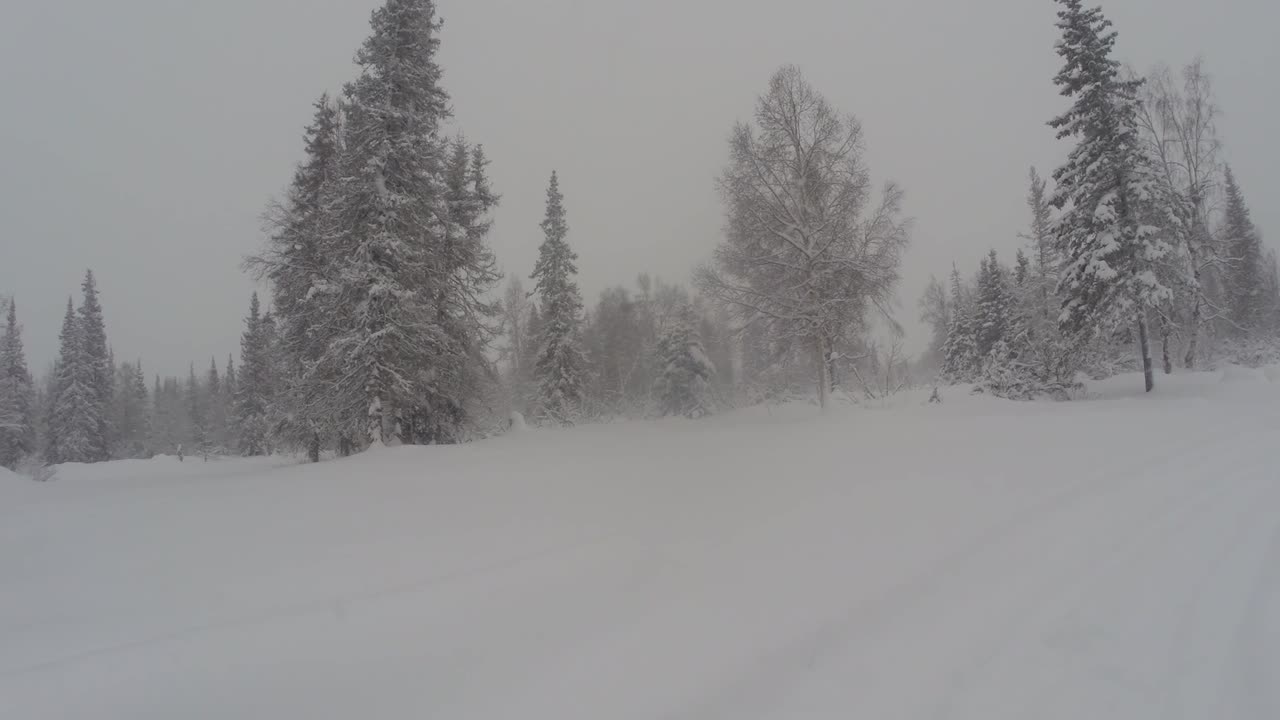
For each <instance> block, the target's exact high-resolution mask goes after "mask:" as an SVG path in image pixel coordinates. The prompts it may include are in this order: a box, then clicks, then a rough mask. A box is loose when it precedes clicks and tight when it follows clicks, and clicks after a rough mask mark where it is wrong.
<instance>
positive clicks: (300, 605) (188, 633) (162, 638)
mask: <svg viewBox="0 0 1280 720" xmlns="http://www.w3.org/2000/svg"><path fill="white" fill-rule="evenodd" d="M617 535H618V533H606V534H603V535H599V536H595V537H591V538H587V539H582V540H574V541H570V542H567V543H561V544H559V545H554V546H551V547H545V548H542V549H540V550H535V551H531V552H528V553H524V554H521V555H516V556H513V557H508V558H503V559H501V560H494V561H491V562H488V563H485V564H482V565H479V566H476V567H472V568H460V569H458V570H454V571H450V572H445V573H441V574H439V575H434V576H430V577H426V578H422V579H419V580H414V581H411V582H406V583H402V584H398V585H389V586H385V587H382V588H378V589H374V590H368V591H364V592H357V593H351V594H347V595H338V596H331V597H329V598H326V599H323V600H310V601H303V602H297V603H290V604H283V605H279V606H276V607H272V608H267V609H264V610H260V611H256V612H251V613H244V614H241V615H237V616H234V617H230V618H225V619H221V620H213V621H210V622H205V623H199V624H195V625H189V626H186V627H182V628H178V629H175V630H169V631H165V632H160V633H156V634H154V635H150V636H148V637H144V638H141V639H138V640H132V641H127V642H121V643H113V644H111V645H104V646H101V647H97V648H92V649H89V650H84V651H81V652H76V653H69V654H66V655H63V656H61V657H57V658H53V659H51V660H45V661H42V662H38V663H32V664H30V665H24V666H19V667H14V668H5V669H2V670H0V681H3V680H8V679H10V678H15V677H20V676H23V675H29V674H32V673H38V672H42V671H46V670H53V669H57V668H61V667H65V666H67V665H73V664H77V663H82V662H86V661H90V660H95V659H99V658H102V657H107V656H111V655H115V654H118V653H126V652H130V651H134V650H141V649H145V648H149V647H154V646H157V645H163V644H165V643H169V642H174V641H177V640H183V639H187V638H190V637H194V636H198V635H202V634H205V633H210V632H217V631H221V630H233V629H239V628H245V627H251V626H255V625H269V624H271V623H274V622H277V621H281V620H288V619H294V618H299V617H304V616H307V615H326V614H334V613H336V614H338V615H341V614H343V613H344V612H347V611H349V610H350V609H351V608H352V607H353V606H354V607H358V606H360V605H365V604H370V603H375V602H377V601H378V600H382V599H386V598H391V597H396V596H401V595H412V594H415V593H421V592H426V591H428V590H433V589H436V588H439V587H442V586H445V585H449V584H453V583H458V582H465V581H468V580H473V579H476V578H480V577H484V576H488V575H493V574H499V573H503V572H508V571H511V570H514V569H516V568H519V567H522V566H524V565H528V564H530V563H536V562H539V561H542V560H546V559H549V558H552V557H555V556H558V555H563V554H566V553H572V552H575V551H577V550H581V549H584V548H586V547H589V546H592V545H596V544H599V543H602V542H607V541H608V540H609V539H611V538H613V537H616V536H617Z"/></svg>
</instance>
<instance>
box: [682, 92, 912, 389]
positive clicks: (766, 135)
mask: <svg viewBox="0 0 1280 720" xmlns="http://www.w3.org/2000/svg"><path fill="white" fill-rule="evenodd" d="M862 141H863V138H862V127H861V125H860V124H859V123H858V121H857V119H855V118H854V117H852V116H850V115H846V114H844V113H841V112H839V111H838V110H836V109H835V108H834V107H832V106H831V105H830V104H829V103H828V102H827V100H826V98H824V97H823V96H822V95H821V94H820V93H819V92H817V90H815V89H814V88H813V87H812V86H811V85H809V83H808V82H806V81H805V79H804V77H803V76H802V75H801V73H800V71H799V70H798V69H797V68H795V67H784V68H782V69H780V70H779V71H778V72H777V73H775V74H774V76H773V78H772V79H771V80H770V82H769V89H768V91H767V92H766V93H765V94H764V95H763V96H761V97H760V98H759V100H758V101H757V103H756V113H755V123H754V124H746V123H741V124H739V125H738V126H737V127H736V128H735V129H734V131H733V134H732V136H731V138H730V141H729V148H730V158H729V164H728V166H727V167H726V168H725V170H724V173H723V174H722V176H721V178H720V190H721V192H722V194H723V196H724V200H725V205H726V214H727V216H728V218H727V219H728V222H727V225H726V237H725V239H724V240H723V241H722V242H721V244H720V245H719V247H718V248H717V249H716V253H715V262H714V265H713V266H710V267H704V268H702V269H700V270H699V272H698V276H697V278H698V286H699V288H700V290H701V291H702V293H703V294H704V295H705V296H706V297H708V298H709V299H712V300H715V301H716V302H719V303H721V304H723V305H725V306H727V307H729V308H731V309H732V310H733V312H734V314H735V315H736V318H735V319H736V320H737V321H738V323H739V324H740V325H745V326H750V325H756V324H758V325H761V326H762V331H763V332H762V335H761V337H760V338H758V340H759V344H760V345H761V346H763V347H765V348H769V350H768V351H767V352H768V354H770V355H772V356H773V357H779V358H781V357H795V356H796V355H797V354H798V353H800V352H803V353H804V354H805V355H807V356H809V357H811V358H812V361H811V363H810V367H811V371H812V373H813V376H814V379H815V381H816V382H815V385H816V386H817V395H818V402H819V405H820V406H822V407H824V408H825V407H826V406H827V401H828V397H829V395H830V391H831V366H832V365H833V359H834V357H835V348H836V346H837V345H841V344H852V341H853V340H856V338H854V336H855V335H856V334H857V333H859V332H861V331H863V330H864V329H865V327H866V326H867V324H868V322H867V318H868V316H869V315H870V314H871V313H873V312H876V313H879V314H880V315H881V316H882V317H883V318H884V319H885V320H886V321H888V322H889V323H890V324H891V325H894V326H895V327H896V324H894V323H893V320H892V318H891V317H890V316H889V314H888V312H887V311H888V308H889V305H890V303H891V301H892V296H893V291H894V289H895V287H896V286H897V283H898V274H899V264H900V259H901V254H902V251H903V249H904V248H905V247H906V244H907V240H908V227H907V223H906V222H905V221H904V220H903V219H902V218H901V203H902V191H901V190H900V189H898V188H897V187H896V186H894V185H892V184H889V185H887V186H886V187H885V190H884V193H883V197H882V199H881V201H880V203H879V205H878V206H876V207H875V209H874V210H873V211H872V212H871V214H870V215H864V212H865V210H866V209H867V204H868V201H869V200H870V196H871V190H870V184H871V183H870V177H869V174H868V172H867V170H866V167H865V166H864V162H863V160H864V152H863V146H862Z"/></svg>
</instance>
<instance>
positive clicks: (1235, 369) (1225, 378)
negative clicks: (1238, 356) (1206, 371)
mask: <svg viewBox="0 0 1280 720" xmlns="http://www.w3.org/2000/svg"><path fill="white" fill-rule="evenodd" d="M1270 379H1271V378H1270V377H1269V376H1268V375H1267V374H1266V373H1264V372H1263V371H1262V370H1258V369H1256V368H1247V367H1241V366H1239V365H1227V366H1226V367H1224V368H1222V382H1224V383H1265V382H1269V381H1270Z"/></svg>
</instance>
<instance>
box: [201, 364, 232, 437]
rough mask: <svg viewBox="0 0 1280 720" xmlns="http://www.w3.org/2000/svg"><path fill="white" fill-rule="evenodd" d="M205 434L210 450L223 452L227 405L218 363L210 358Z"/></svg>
mask: <svg viewBox="0 0 1280 720" xmlns="http://www.w3.org/2000/svg"><path fill="white" fill-rule="evenodd" d="M204 399H205V434H206V439H207V441H208V443H209V449H210V451H211V452H213V451H223V450H225V449H226V446H225V445H224V444H223V443H224V442H225V440H226V434H227V404H226V396H225V395H224V394H223V391H222V377H221V375H219V374H218V362H217V360H215V359H214V358H212V357H211V358H209V372H208V373H207V374H206V375H205V380H204Z"/></svg>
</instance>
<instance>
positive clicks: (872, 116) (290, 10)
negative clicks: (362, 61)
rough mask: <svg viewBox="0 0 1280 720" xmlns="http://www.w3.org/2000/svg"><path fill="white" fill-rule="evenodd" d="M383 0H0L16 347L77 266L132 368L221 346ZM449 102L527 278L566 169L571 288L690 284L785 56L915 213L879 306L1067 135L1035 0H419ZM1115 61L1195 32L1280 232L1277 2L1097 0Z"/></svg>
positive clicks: (1239, 158)
mask: <svg viewBox="0 0 1280 720" xmlns="http://www.w3.org/2000/svg"><path fill="white" fill-rule="evenodd" d="M378 4H380V3H379V0H218V1H217V2H201V3H195V2H182V1H179V0H114V1H113V2H109V3H108V2H102V1H101V0H58V2H27V3H5V7H4V8H3V9H0V87H3V88H4V92H5V101H4V103H3V106H4V112H2V113H0V293H5V292H9V293H14V294H16V296H17V298H18V304H19V305H18V306H19V312H20V317H21V320H22V321H23V323H24V325H25V326H26V338H27V348H28V351H29V353H30V356H31V357H30V359H31V363H32V368H33V370H35V371H36V372H37V373H39V372H42V371H43V370H44V368H45V367H46V365H47V364H48V363H49V362H51V361H52V359H53V356H54V353H55V352H56V348H57V332H58V328H59V324H60V318H61V313H62V310H63V307H64V305H65V303H66V297H67V295H68V293H72V292H77V293H78V285H79V282H80V278H81V276H82V274H83V272H84V269H85V268H86V267H92V268H93V269H94V271H95V273H96V274H97V275H98V279H99V286H100V288H101V290H102V295H103V304H104V307H105V312H106V317H107V328H108V334H109V338H110V341H111V343H112V345H113V346H114V348H115V351H116V353H117V355H118V356H119V357H120V358H122V359H126V358H134V357H141V358H142V360H143V362H144V364H145V365H146V367H147V370H148V372H151V371H159V372H162V373H173V374H176V373H180V372H185V370H186V366H187V363H188V361H194V362H196V364H197V366H198V367H202V368H203V367H207V365H208V362H209V358H210V356H214V355H216V356H217V357H218V364H219V366H220V367H221V365H222V363H223V359H224V358H225V357H226V355H227V353H228V352H233V351H234V352H236V353H237V355H238V352H239V344H238V342H239V332H240V327H241V325H240V322H241V317H242V316H243V314H244V312H245V310H246V307H247V304H248V295H249V292H250V291H251V289H252V283H251V282H250V281H249V279H248V278H246V277H245V276H244V275H243V273H241V271H240V269H239V263H240V260H241V258H242V257H243V256H244V255H246V254H248V253H251V252H253V251H254V250H255V249H257V248H258V247H259V245H260V243H261V231H260V229H259V220H258V218H259V215H260V213H261V211H262V209H263V208H264V206H265V204H266V203H267V201H268V199H269V198H270V197H271V196H272V195H274V194H278V193H279V192H280V191H281V189H282V188H283V187H284V185H285V184H286V183H287V182H288V180H289V178H290V175H291V173H292V169H293V165H294V163H295V162H297V160H298V159H299V156H300V154H301V128H302V126H303V125H304V124H305V123H306V122H307V121H308V120H309V117H310V114H311V102H312V101H313V100H314V98H315V97H316V96H317V95H319V93H320V92H322V91H325V90H329V91H331V92H333V91H337V90H338V89H339V88H340V87H341V84H342V83H343V82H344V81H346V80H348V79H349V78H351V77H352V75H353V74H354V66H353V65H352V63H351V58H352V55H353V52H354V51H355V49H356V47H357V46H358V45H359V43H360V41H361V40H362V39H363V38H364V36H365V35H366V33H367V30H368V15H369V12H370V10H372V9H373V7H375V6H376V5H378ZM438 5H439V9H440V13H441V15H442V16H443V17H444V18H445V28H444V31H443V34H442V48H441V54H440V61H441V63H442V64H443V66H444V69H445V75H444V83H445V87H446V88H447V89H448V90H449V92H450V93H451V94H452V96H453V104H454V109H455V114H456V124H457V126H458V127H460V128H462V129H463V130H464V131H465V132H466V134H467V136H468V137H469V138H470V139H471V140H472V141H478V142H483V143H484V144H485V146H486V149H487V151H488V155H489V157H490V158H492V160H493V165H492V167H491V170H492V175H493V181H494V185H495V187H496V188H497V190H498V191H499V192H500V193H502V195H503V202H502V205H501V207H500V209H499V210H498V213H497V216H496V225H495V227H494V231H493V235H492V244H493V247H494V249H495V250H496V251H497V253H498V257H499V259H500V261H501V263H502V265H503V266H504V268H505V269H506V270H507V271H508V272H511V273H519V274H521V275H526V276H527V275H528V273H529V271H530V269H531V268H532V264H533V259H534V257H535V256H536V249H537V244H538V242H539V241H540V239H541V237H540V232H539V230H538V225H537V224H538V221H539V220H540V219H541V215H542V203H543V200H544V189H545V185H546V181H547V177H548V175H549V174H550V172H551V170H552V169H553V168H554V169H557V170H558V171H559V172H560V177H561V186H562V188H563V190H564V193H565V202H566V207H567V209H568V213H569V221H570V225H571V234H570V241H571V243H572V244H573V246H574V247H575V248H576V249H577V251H578V253H579V255H580V262H579V268H580V271H581V276H580V280H581V286H582V288H583V291H584V293H585V295H586V299H587V302H588V304H589V305H591V304H594V301H595V299H596V296H597V294H598V293H599V291H600V290H601V289H602V288H604V287H605V286H607V285H613V284H619V283H624V284H632V283H633V281H634V278H635V277H636V275H637V274H638V273H639V272H641V271H646V270H647V271H649V272H652V273H654V274H657V275H660V276H662V277H664V278H666V279H668V280H679V281H684V280H685V279H686V278H687V276H688V270H689V268H690V267H691V266H692V265H693V264H694V263H696V262H699V261H701V260H703V259H705V258H707V257H708V256H709V254H710V251H711V249H712V247H713V246H714V244H715V243H716V242H717V240H718V238H719V234H720V227H721V221H722V220H721V218H722V215H721V207H720V204H719V200H718V197H717V195H716V192H715V188H714V182H713V181H714V178H715V176H716V175H717V174H718V172H719V170H720V168H721V166H722V165H723V163H724V160H725V158H726V140H727V136H728V133H729V130H730V128H731V126H732V125H733V123H734V122H735V121H736V120H740V119H747V118H748V117H749V115H750V113H751V109H752V105H753V102H754V99H755V97H756V96H757V95H758V94H759V93H760V92H761V91H763V90H764V88H765V84H766V82H767V80H768V78H769V75H770V74H771V73H772V72H773V70H774V69H775V68H776V67H777V66H779V65H781V64H784V63H794V64H797V65H799V66H800V67H801V68H802V69H803V70H804V72H805V74H806V76H807V77H808V79H809V80H810V81H811V82H812V83H813V84H814V85H815V86H817V87H818V88H819V89H820V90H821V91H822V92H824V93H825V94H826V95H827V96H828V97H829V98H830V99H831V100H832V101H833V102H834V103H835V104H836V105H837V106H838V107H840V108H842V109H845V110H848V111H851V112H853V113H855V114H856V115H858V116H859V117H860V119H861V120H862V122H863V127H864V130H865V133H866V138H867V144H868V151H869V162H870V166H871V170H872V173H873V175H874V177H875V178H876V180H877V181H882V180H885V179H890V178H891V179H894V180H897V181H898V182H900V183H901V184H902V185H903V186H904V187H905V189H906V191H907V205H906V206H907V210H908V212H909V214H910V215H912V216H913V217H915V219H916V224H915V233H914V239H913V243H912V248H911V250H910V252H909V254H908V255H907V257H906V267H905V276H906V279H905V282H904V284H903V286H902V288H901V292H900V296H901V299H902V303H901V305H902V307H901V310H900V315H901V317H902V319H903V320H905V321H908V323H909V324H908V328H909V330H910V331H911V332H912V335H913V337H912V338H911V339H910V342H909V347H910V348H912V349H918V348H919V347H920V346H921V344H922V338H921V337H920V335H921V333H920V330H919V326H918V325H917V324H916V322H915V317H916V315H917V311H916V299H917V298H918V296H919V294H920V292H921V290H922V289H923V286H924V284H925V282H926V281H927V279H928V276H929V275H930V273H935V274H938V275H942V274H944V273H946V272H947V271H948V269H949V268H950V264H951V262H952V261H953V260H954V261H957V262H960V263H962V267H963V268H964V269H965V270H966V271H968V270H969V269H971V266H975V265H976V263H977V260H978V255H979V253H981V252H983V251H985V250H986V249H987V248H989V247H995V248H997V249H998V250H1000V251H1002V252H1005V253H1011V252H1012V250H1013V248H1014V247H1015V246H1016V245H1017V244H1018V242H1019V241H1018V240H1017V237H1016V236H1017V233H1018V232H1019V231H1020V230H1021V229H1022V228H1023V226H1024V225H1025V224H1026V211H1025V207H1024V205H1023V197H1024V195H1025V191H1026V174H1027V169H1028V167H1029V166H1030V165H1032V164H1036V165H1038V166H1040V167H1041V168H1042V169H1043V170H1044V171H1045V174H1048V171H1050V170H1051V169H1052V166H1053V165H1054V164H1055V163H1056V162H1057V161H1058V160H1059V159H1060V158H1061V157H1062V156H1063V155H1064V153H1065V150H1066V149H1065V147H1064V146H1062V145H1061V144H1059V143H1057V142H1056V141H1054V139H1053V135H1052V131H1051V130H1049V128H1047V127H1046V126H1045V121H1046V120H1048V119H1049V118H1050V117H1051V116H1052V115H1054V114H1055V113H1057V112H1059V111H1060V110H1061V109H1062V108H1063V107H1064V101H1063V100H1062V99H1061V98H1059V97H1058V96H1057V94H1056V92H1055V89H1054V87H1053V86H1052V84H1051V82H1050V80H1051V78H1052V76H1053V74H1054V72H1055V71H1056V69H1057V64H1058V63H1057V60H1058V59H1057V57H1056V56H1055V55H1054V52H1053V42H1054V40H1055V29H1054V27H1053V23H1054V17H1055V16H1054V12H1055V5H1054V4H1053V3H1052V2H1050V0H982V2H973V3H970V2H957V1H956V0H858V1H857V2H850V1H849V0H792V1H790V2H780V1H777V0H775V1H773V2H759V1H757V0H750V1H748V0H651V1H650V2H645V3H638V2H634V1H633V0H627V1H625V2H624V1H623V0H538V1H537V2H531V1H530V0H439V3H438ZM1106 10H1107V14H1108V16H1109V17H1110V18H1111V19H1112V20H1113V21H1114V22H1115V24H1116V27H1117V29H1118V30H1119V32H1120V39H1119V48H1118V49H1119V55H1120V59H1121V60H1123V61H1125V62H1129V63H1132V64H1133V65H1135V66H1137V67H1139V68H1144V69H1145V68H1146V67H1147V66H1149V65H1150V64H1152V63H1154V62H1157V61H1166V62H1169V63H1171V64H1181V63H1183V62H1185V61H1187V60H1190V59H1191V58H1192V57H1193V56H1195V55H1196V54H1202V55H1203V56H1204V57H1205V60H1206V62H1207V67H1208V69H1209V71H1210V72H1211V73H1212V74H1213V76H1214V79H1215V81H1216V89H1217V94H1218V100H1219V103H1220V105H1221V106H1222V108H1223V111H1224V114H1223V117H1222V120H1221V122H1220V133H1221V135H1222V137H1223V139H1224V140H1225V142H1226V157H1227V159H1228V160H1229V161H1230V162H1231V163H1232V164H1233V166H1234V168H1235V170H1236V174H1237V177H1238V178H1239V180H1240V182H1241V184H1242V186H1243V189H1244V192H1245V194H1246V197H1247V199H1248V200H1249V202H1250V205H1251V207H1252V209H1253V212H1254V219H1255V221H1256V222H1257V224H1258V225H1259V227H1260V228H1261V229H1262V231H1263V234H1264V236H1269V238H1268V239H1269V241H1270V242H1272V243H1274V241H1275V239H1276V234H1277V233H1280V203H1277V202H1276V201H1275V199H1276V196H1277V188H1278V186H1280V174H1278V173H1277V172H1276V168H1277V167H1280V157H1277V155H1278V153H1277V147H1278V146H1280V143H1277V141H1276V139H1275V127H1276V125H1277V118H1278V117H1280V115H1278V111H1280V82H1276V80H1275V77H1274V74H1275V73H1276V72H1277V71H1280V50H1278V49H1277V44H1276V43H1275V41H1274V34H1275V27H1276V24H1277V21H1278V20H1280V8H1278V7H1277V6H1276V5H1275V3H1273V2H1268V1H1267V0H1219V2H1216V3H1208V2H1203V0H1194V1H1192V0H1107V1H1106Z"/></svg>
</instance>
